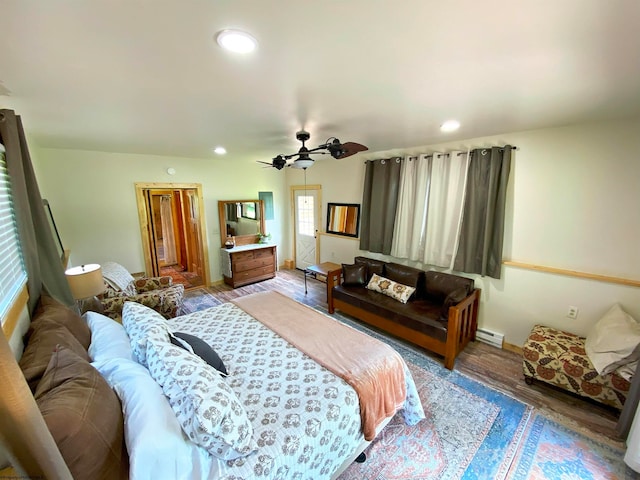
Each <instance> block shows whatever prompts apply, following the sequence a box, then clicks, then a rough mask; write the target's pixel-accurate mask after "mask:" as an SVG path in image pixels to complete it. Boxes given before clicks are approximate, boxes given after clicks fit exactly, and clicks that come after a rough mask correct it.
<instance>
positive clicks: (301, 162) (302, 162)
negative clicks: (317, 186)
mask: <svg viewBox="0 0 640 480" xmlns="http://www.w3.org/2000/svg"><path fill="white" fill-rule="evenodd" d="M312 165H313V160H312V159H311V158H298V159H297V160H294V162H293V163H292V164H291V166H292V167H293V168H309V167H311V166H312Z"/></svg>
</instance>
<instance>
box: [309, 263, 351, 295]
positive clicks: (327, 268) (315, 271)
mask: <svg viewBox="0 0 640 480" xmlns="http://www.w3.org/2000/svg"><path fill="white" fill-rule="evenodd" d="M341 268H342V265H340V264H338V263H333V262H323V263H319V264H317V265H309V266H308V267H307V268H305V269H304V294H305V295H306V294H307V277H313V278H315V279H317V278H318V275H321V276H323V277H325V278H326V277H328V276H329V272H331V271H334V270H340V269H341ZM327 298H329V282H327Z"/></svg>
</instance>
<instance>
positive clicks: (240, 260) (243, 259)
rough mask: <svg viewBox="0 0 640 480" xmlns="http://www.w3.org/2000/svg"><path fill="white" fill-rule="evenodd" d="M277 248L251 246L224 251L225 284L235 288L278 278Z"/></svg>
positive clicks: (272, 246)
mask: <svg viewBox="0 0 640 480" xmlns="http://www.w3.org/2000/svg"><path fill="white" fill-rule="evenodd" d="M276 265H277V263H276V246H275V245H262V244H259V243H258V244H251V245H242V246H239V247H234V248H231V249H225V248H223V249H222V252H221V267H222V275H223V277H224V282H225V283H227V284H229V285H231V286H232V287H233V288H236V287H241V286H242V285H247V284H249V283H254V282H260V281H262V280H267V279H269V278H273V277H275V276H276Z"/></svg>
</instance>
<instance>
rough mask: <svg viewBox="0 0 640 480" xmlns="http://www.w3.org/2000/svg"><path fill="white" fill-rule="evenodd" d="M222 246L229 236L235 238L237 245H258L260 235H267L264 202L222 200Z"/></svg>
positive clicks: (220, 211)
mask: <svg viewBox="0 0 640 480" xmlns="http://www.w3.org/2000/svg"><path fill="white" fill-rule="evenodd" d="M218 215H219V218H220V246H222V247H224V242H225V241H226V239H227V235H231V236H232V237H234V238H235V241H236V245H248V244H251V243H258V234H259V233H262V234H264V233H265V225H264V202H263V201H262V200H220V201H218Z"/></svg>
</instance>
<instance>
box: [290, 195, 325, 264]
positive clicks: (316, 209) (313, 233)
mask: <svg viewBox="0 0 640 480" xmlns="http://www.w3.org/2000/svg"><path fill="white" fill-rule="evenodd" d="M293 189H294V190H293V210H294V222H295V230H294V235H295V239H294V240H295V248H296V268H299V269H301V270H304V269H305V268H307V267H308V266H309V265H315V264H317V263H318V258H319V256H320V252H319V251H318V228H319V225H320V188H319V187H315V188H314V187H311V188H309V187H307V188H306V189H304V188H303V187H293Z"/></svg>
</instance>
